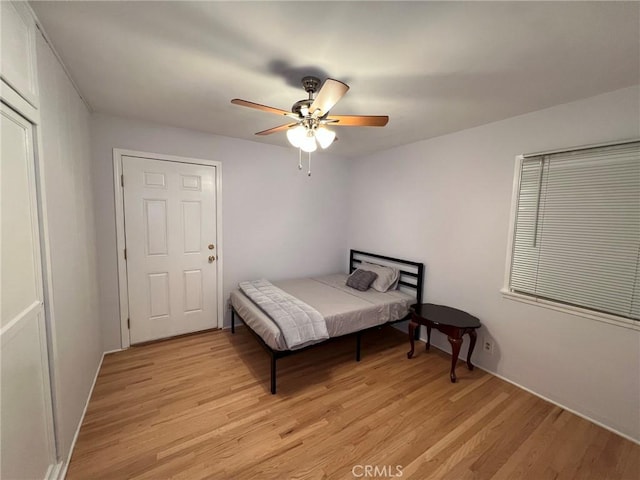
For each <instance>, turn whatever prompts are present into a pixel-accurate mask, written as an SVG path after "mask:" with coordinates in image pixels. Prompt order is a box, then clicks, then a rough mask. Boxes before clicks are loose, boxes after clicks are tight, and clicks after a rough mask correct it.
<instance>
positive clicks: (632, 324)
mask: <svg viewBox="0 0 640 480" xmlns="http://www.w3.org/2000/svg"><path fill="white" fill-rule="evenodd" d="M638 141H640V139H629V140H620V141H616V142H608V143H600V144H594V145H584V146H579V147H572V148H563V149H558V150H549V151H544V152H535V153H528V154H521V155H517V156H516V157H515V168H514V173H513V187H512V192H511V208H510V210H509V231H508V238H507V255H506V263H505V272H504V279H503V286H502V288H501V289H500V293H501V294H502V297H503V298H504V299H508V300H514V301H517V302H521V303H526V304H529V305H536V306H539V307H543V308H548V309H551V310H555V311H559V312H562V313H566V314H569V315H577V316H580V317H583V318H588V319H590V320H595V321H599V322H603V323H607V324H611V325H616V326H619V327H624V328H628V329H631V330H638V331H640V321H637V320H632V319H630V318H625V317H621V316H618V315H613V314H609V313H603V312H598V311H595V310H591V309H589V308H585V307H578V306H574V305H568V304H565V303H562V302H558V301H554V300H549V299H546V298H540V297H536V296H534V295H527V294H525V293H520V292H513V291H511V289H510V287H509V280H510V278H511V269H512V266H513V253H514V242H515V230H516V213H517V209H518V198H519V192H520V178H521V174H522V166H523V164H524V160H525V159H526V158H529V157H536V156H542V155H551V154H554V153H562V152H571V151H574V150H583V149H587V148H597V147H608V146H613V145H622V144H625V143H634V142H638Z"/></svg>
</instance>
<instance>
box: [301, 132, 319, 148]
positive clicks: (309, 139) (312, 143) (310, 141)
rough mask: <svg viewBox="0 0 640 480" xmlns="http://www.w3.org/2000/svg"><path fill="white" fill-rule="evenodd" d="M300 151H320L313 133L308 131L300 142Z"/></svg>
mask: <svg viewBox="0 0 640 480" xmlns="http://www.w3.org/2000/svg"><path fill="white" fill-rule="evenodd" d="M300 149H301V150H302V151H303V152H308V153H311V152H315V151H316V150H317V149H318V145H317V144H316V138H315V137H314V136H313V131H312V130H308V131H307V134H306V136H305V137H304V139H303V140H302V142H300Z"/></svg>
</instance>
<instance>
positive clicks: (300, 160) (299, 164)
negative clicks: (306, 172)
mask: <svg viewBox="0 0 640 480" xmlns="http://www.w3.org/2000/svg"><path fill="white" fill-rule="evenodd" d="M298 170H302V149H301V148H299V149H298Z"/></svg>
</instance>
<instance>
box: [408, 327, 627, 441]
mask: <svg viewBox="0 0 640 480" xmlns="http://www.w3.org/2000/svg"><path fill="white" fill-rule="evenodd" d="M420 340H421V341H423V342H425V343H426V342H427V339H426V337H425V338H423V337H422V336H420ZM431 346H432V347H435V348H437V349H438V350H440V351H441V352H444V353H446V354H447V355H451V351H450V350H446V349H444V348H442V347H439V346H438V345H434V344H433V343H431ZM473 366H474V367H478V368H479V369H480V370H484V371H485V372H487V373H490V374H491V375H493V376H494V377H498V378H499V379H500V380H504V381H505V382H507V383H510V384H511V385H515V386H516V387H518V388H521V389H522V390H524V391H526V392H529V393H530V394H531V395H535V396H536V397H538V398H541V399H542V400H545V401H547V402H549V403H552V404H554V405H557V406H558V407H560V408H563V409H564V410H566V411H567V412H571V413H573V414H574V415H577V416H578V417H581V418H584V419H585V420H588V421H589V422H591V423H594V424H596V425H598V426H599V427H602V428H604V429H605V430H609V431H610V432H612V433H615V434H616V435H620V436H621V437H622V438H625V439H627V440H629V441H630V442H633V443H635V444H637V445H640V439H637V438H633V437H631V436H629V435H627V434H625V433H622V432H620V431H618V430H616V429H615V428H612V427H610V426H609V425H605V424H604V423H602V422H599V421H598V420H595V419H593V418H591V417H589V416H587V415H585V414H584V413H580V412H578V411H576V410H574V409H573V408H570V407H567V406H566V405H563V404H561V403H558V402H557V401H556V400H553V399H551V398H549V397H545V396H544V395H541V394H540V393H538V392H536V391H534V390H531V389H530V388H527V387H525V386H524V385H520V384H519V383H517V382H514V381H513V380H510V379H509V378H507V377H504V376H502V375H500V374H499V373H497V372H494V371H493V370H489V369H488V368H486V367H483V366H482V365H478V364H477V363H474V364H473Z"/></svg>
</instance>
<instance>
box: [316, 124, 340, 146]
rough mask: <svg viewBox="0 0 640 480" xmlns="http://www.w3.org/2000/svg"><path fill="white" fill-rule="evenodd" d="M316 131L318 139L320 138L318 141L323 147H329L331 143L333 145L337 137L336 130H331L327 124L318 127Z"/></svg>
mask: <svg viewBox="0 0 640 480" xmlns="http://www.w3.org/2000/svg"><path fill="white" fill-rule="evenodd" d="M315 133H316V140H318V143H319V144H320V146H321V147H322V148H323V149H324V148H327V147H329V145H331V144H332V143H333V141H334V140H335V138H336V132H334V131H333V130H329V129H328V128H327V127H325V126H320V127H318V128H316V132H315Z"/></svg>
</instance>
